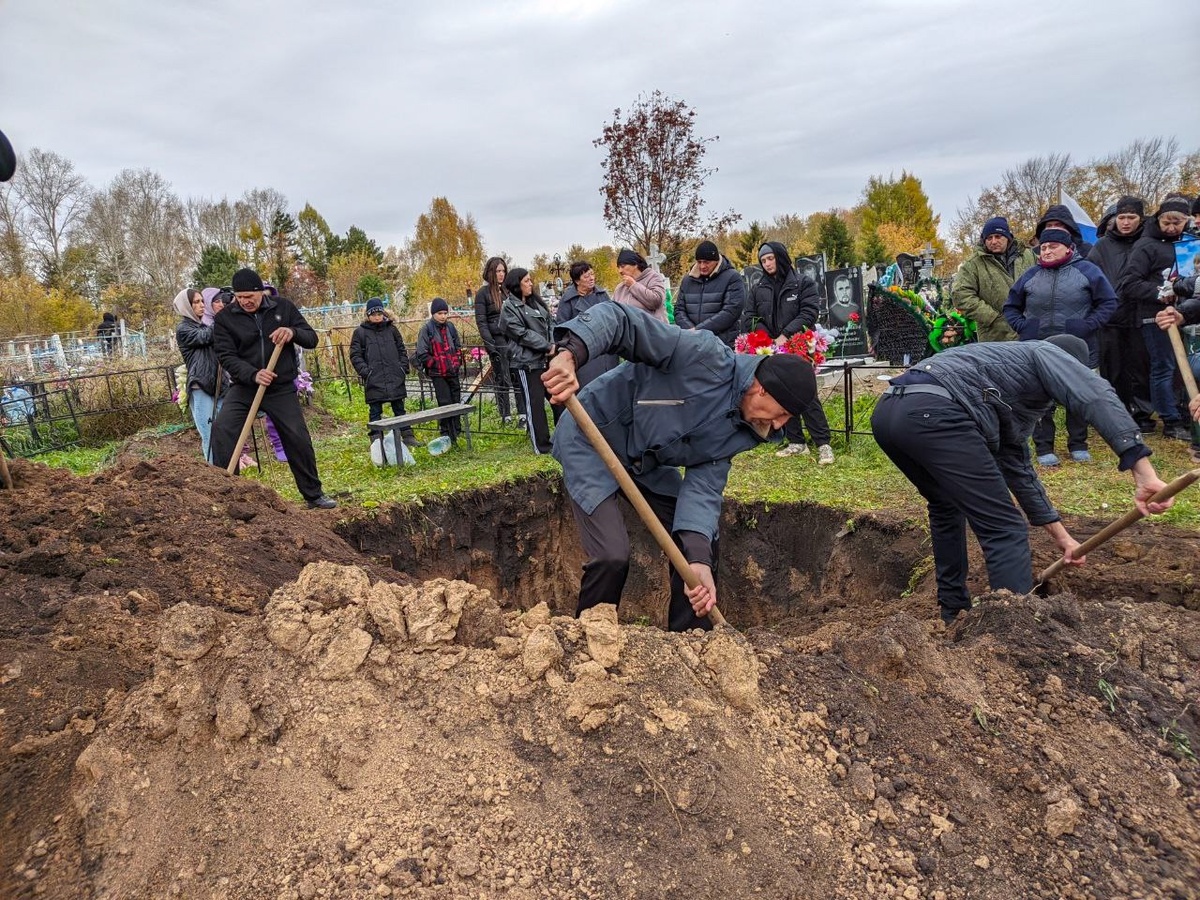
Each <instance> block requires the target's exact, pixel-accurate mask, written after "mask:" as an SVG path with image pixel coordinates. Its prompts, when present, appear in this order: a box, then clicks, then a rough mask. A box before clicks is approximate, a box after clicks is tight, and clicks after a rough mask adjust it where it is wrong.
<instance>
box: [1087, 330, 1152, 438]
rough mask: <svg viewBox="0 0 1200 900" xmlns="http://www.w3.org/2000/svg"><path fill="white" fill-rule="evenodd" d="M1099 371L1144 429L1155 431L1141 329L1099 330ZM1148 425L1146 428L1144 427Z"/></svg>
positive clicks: (1146, 355)
mask: <svg viewBox="0 0 1200 900" xmlns="http://www.w3.org/2000/svg"><path fill="white" fill-rule="evenodd" d="M1100 374H1101V375H1102V376H1104V380H1105V381H1107V382H1108V383H1109V384H1111V385H1112V386H1113V390H1115V391H1116V392H1117V396H1118V397H1120V398H1121V402H1122V403H1124V404H1125V408H1126V409H1127V410H1129V412H1130V414H1131V415H1132V416H1133V418H1134V420H1135V421H1136V422H1137V423H1138V426H1139V427H1140V428H1142V429H1143V430H1144V431H1153V430H1154V406H1153V404H1151V402H1150V354H1149V353H1147V352H1146V342H1145V341H1143V340H1142V332H1141V329H1140V328H1116V327H1113V326H1108V325H1106V326H1104V327H1103V328H1101V329H1100ZM1147 426H1149V427H1147Z"/></svg>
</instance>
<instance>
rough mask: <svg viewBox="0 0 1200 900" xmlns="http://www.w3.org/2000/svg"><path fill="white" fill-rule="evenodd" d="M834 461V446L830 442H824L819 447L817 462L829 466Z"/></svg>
mask: <svg viewBox="0 0 1200 900" xmlns="http://www.w3.org/2000/svg"><path fill="white" fill-rule="evenodd" d="M832 463H833V448H832V447H830V446H829V445H828V444H822V445H821V446H820V447H818V448H817V464H818V465H821V466H828V465H830V464H832Z"/></svg>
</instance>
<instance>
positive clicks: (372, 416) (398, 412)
mask: <svg viewBox="0 0 1200 900" xmlns="http://www.w3.org/2000/svg"><path fill="white" fill-rule="evenodd" d="M384 403H387V404H389V405H390V406H391V407H392V415H393V416H402V415H404V398H403V397H401V398H400V399H399V400H381V401H379V402H378V403H368V404H367V421H368V422H374V421H375V420H376V419H382V418H383V404H384ZM400 438H401V440H405V441H409V440H415V439H416V436H415V435H414V434H413V430H412V426H411V425H405V426H404V427H403V428H401V429H400Z"/></svg>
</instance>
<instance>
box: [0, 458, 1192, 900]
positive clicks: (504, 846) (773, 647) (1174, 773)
mask: <svg viewBox="0 0 1200 900" xmlns="http://www.w3.org/2000/svg"><path fill="white" fill-rule="evenodd" d="M14 469H15V473H16V475H17V478H18V485H19V488H20V489H19V490H18V491H16V492H14V493H13V494H11V495H8V494H6V495H4V496H3V497H0V500H3V503H0V551H2V552H0V628H3V631H2V632H0V635H2V636H0V728H2V729H3V733H2V735H0V737H2V742H0V802H2V804H3V806H2V808H3V810H4V814H3V815H4V818H3V820H2V825H0V863H2V864H3V866H2V868H0V896H5V897H8V896H12V897H26V896H29V897H32V896H45V897H64V898H75V897H114V898H115V897H121V898H151V897H153V898H158V897H171V896H179V897H195V898H206V900H207V898H230V900H232V898H272V900H274V898H305V900H307V898H312V897H368V896H372V897H387V896H400V897H462V898H466V897H472V898H479V897H487V898H491V897H513V898H531V900H532V898H548V897H562V898H567V897H570V898H588V897H591V898H685V897H686V898H688V900H692V898H708V897H743V896H745V897H750V896H762V897H768V898H802V897H804V898H807V897H840V898H859V897H867V896H892V897H904V898H918V897H920V898H937V897H941V898H968V897H981V898H982V897H1046V898H1058V897H1091V898H1109V897H1178V898H1187V897H1196V896H1198V889H1197V885H1198V884H1200V828H1198V825H1197V822H1198V821H1200V794H1198V787H1200V783H1198V781H1197V777H1198V775H1197V763H1196V761H1195V757H1194V755H1193V750H1194V748H1195V747H1197V746H1198V745H1200V723H1198V721H1197V717H1196V714H1195V712H1196V706H1195V703H1196V699H1197V696H1198V694H1200V665H1198V663H1200V616H1198V614H1197V613H1196V611H1195V610H1193V609H1189V608H1187V605H1190V604H1191V603H1192V602H1194V598H1195V592H1194V590H1193V589H1192V586H1191V584H1190V581H1189V579H1188V578H1187V577H1186V573H1185V572H1182V571H1176V570H1171V569H1170V568H1169V567H1170V565H1174V564H1175V562H1174V560H1176V559H1178V558H1179V550H1180V548H1181V547H1184V548H1186V547H1190V546H1194V543H1195V536H1194V535H1192V536H1187V539H1186V540H1187V541H1190V542H1191V543H1187V542H1185V541H1184V540H1183V538H1182V537H1181V539H1180V541H1179V542H1177V543H1176V544H1175V545H1174V547H1175V551H1176V552H1175V553H1174V555H1172V554H1171V553H1166V552H1163V551H1162V550H1161V548H1160V547H1159V546H1158V545H1159V544H1161V542H1162V533H1159V534H1154V533H1152V532H1145V533H1143V532H1140V531H1132V532H1130V533H1129V535H1128V540H1129V542H1130V547H1131V548H1132V549H1129V550H1127V551H1122V555H1120V556H1115V555H1113V556H1106V555H1103V554H1097V555H1096V556H1095V558H1094V559H1089V566H1088V567H1086V568H1085V569H1082V570H1080V571H1079V572H1077V573H1072V575H1071V581H1070V582H1069V583H1070V584H1073V585H1077V586H1084V587H1086V588H1087V589H1088V596H1089V597H1093V598H1094V599H1088V598H1087V597H1085V596H1084V595H1083V594H1080V595H1077V596H1072V595H1069V594H1059V595H1056V596H1053V597H1050V598H1047V599H1041V598H1037V597H1029V598H1018V597H1014V596H1012V595H1007V594H998V595H988V596H985V597H984V598H983V602H982V603H981V605H980V606H979V607H977V608H976V609H975V610H973V611H972V612H970V613H969V614H968V615H966V616H965V617H964V618H963V619H962V620H961V621H960V623H958V624H957V625H956V626H955V627H954V628H952V629H950V630H949V631H946V630H945V629H944V627H943V626H942V625H941V624H940V622H938V621H937V620H936V618H933V617H931V616H930V614H929V609H930V606H931V602H932V601H931V600H930V598H929V593H928V591H929V588H928V587H927V586H925V585H924V583H923V582H921V580H920V579H919V578H916V579H912V578H909V577H907V576H905V575H904V574H903V573H902V572H896V573H893V574H892V575H891V576H890V577H891V578H892V579H893V580H894V582H895V583H912V584H914V585H915V586H916V588H917V589H916V590H915V591H914V592H912V594H911V595H910V596H908V597H907V598H905V599H903V600H901V599H900V598H894V599H891V600H887V601H877V600H870V599H868V598H869V597H870V596H871V595H870V593H869V592H866V593H861V594H856V593H855V592H854V591H855V587H854V575H855V573H861V572H862V571H864V568H863V566H862V564H861V563H860V562H859V561H858V560H857V559H856V558H855V547H859V546H861V547H864V548H867V551H866V552H870V553H872V554H877V553H879V551H880V548H881V547H882V546H884V545H888V546H893V547H894V546H898V545H899V543H898V541H897V540H895V539H894V538H892V537H889V536H888V534H890V532H889V533H888V534H885V533H884V532H883V531H880V533H879V536H878V537H876V536H874V535H873V532H871V530H870V529H867V528H859V529H858V530H857V531H855V532H854V533H852V534H846V535H844V536H843V535H838V536H837V539H836V540H834V539H830V541H829V542H828V546H829V550H828V559H827V561H826V562H825V563H824V565H825V566H826V570H825V573H824V574H825V576H826V577H825V579H824V583H825V584H826V585H827V588H826V590H827V591H829V592H836V594H837V595H836V596H834V595H833V593H829V594H828V596H827V597H826V596H825V595H824V594H823V599H822V601H821V602H810V601H807V600H806V601H805V602H803V603H801V602H799V601H797V603H796V604H783V603H781V605H780V608H781V609H785V610H786V611H787V612H789V613H790V614H791V618H789V619H787V620H786V621H776V623H775V624H774V625H772V626H770V627H756V628H753V629H751V630H750V631H749V632H747V633H746V634H744V635H743V634H737V633H736V632H731V631H725V632H718V633H713V634H701V633H693V634H687V635H673V634H666V633H664V632H662V631H659V630H657V629H654V628H646V627H639V626H637V625H633V624H623V625H622V624H618V622H617V619H616V615H615V610H613V609H612V608H611V607H601V608H599V609H597V610H595V611H592V612H590V613H589V614H588V615H587V616H585V617H584V618H583V619H582V620H574V619H570V618H564V617H557V616H555V617H552V616H551V613H550V610H549V609H548V608H547V606H546V605H545V604H543V603H538V600H539V599H541V600H545V601H548V602H551V603H555V602H557V603H559V605H561V600H562V597H561V596H559V595H558V592H556V593H555V594H554V596H545V597H541V598H539V597H537V596H522V597H519V598H518V597H516V596H515V592H514V591H513V589H512V586H513V585H515V584H516V583H517V581H518V580H519V579H518V578H517V577H516V576H514V575H513V574H512V573H510V572H508V571H507V569H506V568H505V567H504V566H500V568H499V569H496V571H495V572H494V578H495V580H496V583H497V584H498V585H501V586H503V587H502V590H501V591H500V592H499V593H493V592H492V591H490V590H487V589H484V588H481V587H479V586H476V585H473V584H469V583H467V582H464V581H461V580H454V579H452V578H446V577H442V578H437V579H435V580H432V581H426V582H420V583H418V582H415V581H414V582H408V581H407V580H406V579H404V578H403V577H401V576H398V575H397V573H395V572H394V571H392V570H389V569H384V568H379V567H373V566H370V565H367V564H365V563H363V562H361V560H362V557H360V556H359V555H358V554H356V553H355V552H354V551H353V550H351V548H350V547H349V546H348V545H347V544H346V543H345V542H343V541H342V540H341V539H339V538H338V537H337V536H336V535H335V534H334V533H333V530H332V528H333V527H334V526H335V525H336V524H337V518H336V515H334V516H331V515H329V514H326V513H316V512H308V511H304V510H300V509H298V508H296V507H295V506H294V505H292V504H288V503H286V502H284V501H281V500H280V499H279V498H278V497H277V496H276V495H274V494H272V493H270V492H268V491H266V490H264V489H262V488H261V487H259V486H257V485H255V484H253V483H249V482H245V481H238V480H236V479H230V478H227V477H226V476H224V475H223V474H222V473H219V472H214V471H212V470H211V469H208V468H203V467H197V466H196V464H195V463H194V462H193V461H190V460H187V459H185V458H183V457H174V456H171V455H167V456H162V457H159V458H155V459H151V460H147V459H142V458H139V455H138V454H129V455H128V456H127V457H125V458H123V459H122V460H121V461H120V462H119V463H118V464H117V465H116V466H115V467H114V468H113V469H111V470H109V471H107V472H106V473H104V474H103V475H102V476H97V477H94V478H90V479H75V478H71V477H70V476H69V475H64V474H62V473H59V472H51V471H50V470H48V469H45V468H43V467H40V466H36V465H31V464H25V463H20V462H18V463H16V464H15V466H14ZM528 499H529V498H524V499H523V501H522V502H524V501H525V500H528ZM95 510H99V517H100V518H101V519H102V522H100V523H97V522H96V521H95V520H96V518H97V512H95ZM747 514H749V513H747ZM475 518H478V516H476V517H475ZM531 521H532V520H531ZM442 526H445V528H446V530H447V533H453V531H454V529H455V528H456V527H458V526H457V525H456V523H453V522H439V523H438V527H439V528H440V527H442ZM522 527H524V526H522ZM530 529H532V525H530ZM769 533H770V529H769V528H761V529H759V530H758V533H757V535H756V536H755V540H758V541H765V540H766V538H765V535H768V534H769ZM522 534H524V532H522ZM364 537H370V535H366V534H365V533H364ZM535 537H536V536H535V534H534V532H533V531H532V530H530V531H529V534H528V536H527V537H526V538H522V539H524V540H533V539H534V538H535ZM898 537H901V538H904V539H905V540H908V541H910V542H911V543H913V544H919V540H918V539H917V538H916V537H914V536H912V535H900V536H898ZM547 546H549V545H547ZM765 546H766V544H765V543H764V547H765ZM1039 546H1040V545H1039ZM168 553H177V554H178V555H177V556H172V557H170V558H168V556H167V554H168ZM1156 554H1161V555H1162V567H1163V571H1161V572H1160V571H1157V570H1153V571H1152V570H1150V569H1148V568H1146V565H1145V564H1146V561H1147V560H1153V559H1158V558H1159V557H1158V556H1156ZM535 555H537V556H538V564H539V565H542V566H544V565H546V562H545V560H544V559H542V556H543V555H545V554H543V553H542V552H541V551H538V553H537V554H535ZM810 555H812V556H813V559H812V560H809V561H808V562H806V563H805V564H806V565H809V564H810V563H811V566H812V568H813V571H814V572H817V571H818V569H819V567H820V565H821V564H822V563H821V561H820V560H819V559H817V558H816V557H817V556H818V555H819V554H817V553H816V552H815V551H811V548H810ZM460 556H461V559H460V558H459V557H460ZM519 557H520V554H517V555H516V556H514V559H519ZM449 558H450V559H451V560H452V566H453V567H458V566H470V565H475V566H478V567H479V568H480V569H481V570H483V571H490V570H488V569H487V562H486V561H485V560H473V559H472V558H471V557H470V556H469V554H468V555H463V554H459V555H458V556H453V557H449ZM889 559H892V558H891V557H889ZM776 562H777V561H774V560H763V566H764V567H766V566H768V565H774V564H775V563H776ZM919 563H920V560H919V559H913V560H911V562H910V566H917V565H918V564H919ZM516 564H517V563H516V562H512V563H511V565H516ZM444 565H445V564H444ZM654 565H655V566H656V567H657V566H659V565H660V563H659V562H657V561H656V562H654ZM888 565H889V566H895V567H898V568H901V567H902V566H903V562H902V561H901V560H899V559H895V560H893V561H891V562H889V563H888ZM1139 566H1141V567H1142V568H1141V569H1140V571H1141V572H1142V574H1143V576H1144V577H1145V579H1146V580H1149V581H1151V582H1153V583H1155V584H1162V583H1164V582H1165V581H1167V580H1168V578H1174V579H1176V581H1177V582H1178V584H1179V589H1178V590H1176V589H1172V591H1168V592H1165V593H1163V592H1160V594H1159V595H1158V596H1159V597H1160V598H1162V599H1165V600H1167V601H1169V602H1157V601H1156V600H1154V599H1152V598H1151V596H1149V595H1148V594H1147V593H1146V592H1144V591H1143V592H1141V593H1138V594H1134V593H1130V594H1129V595H1124V594H1121V593H1114V592H1113V591H1114V585H1115V586H1116V587H1118V588H1124V587H1126V586H1127V585H1132V584H1134V583H1135V582H1136V580H1137V572H1138V571H1139V569H1138V567H1139ZM501 569H503V571H501ZM1110 570H1111V571H1110ZM548 571H549V570H548ZM1089 573H1090V574H1091V576H1092V577H1094V578H1099V579H1101V580H1104V579H1107V580H1104V583H1102V584H1101V583H1100V582H1099V581H1097V582H1091V583H1089V582H1088V581H1087V578H1088V577H1089ZM1106 573H1107V574H1106ZM413 574H419V573H417V572H415V571H414V573H413ZM772 577H774V576H772ZM801 580H802V579H801ZM401 582H403V583H401ZM530 583H531V584H543V585H546V586H547V587H549V586H552V584H553V583H554V580H553V579H551V578H549V577H546V573H545V572H542V571H541V570H539V571H538V574H537V577H536V578H533V579H532V580H531V582H530ZM1067 583H1068V582H1066V581H1065V580H1064V582H1063V584H1064V585H1065V584H1067ZM1081 590H1082V587H1081ZM922 591H924V593H922ZM500 594H504V595H505V596H503V603H498V602H497V597H498V596H499V595H500ZM508 594H513V596H508ZM826 600H827V601H828V602H826ZM514 607H531V608H528V609H526V611H524V612H520V611H518V610H517V609H515V608H514ZM752 621H753V619H752Z"/></svg>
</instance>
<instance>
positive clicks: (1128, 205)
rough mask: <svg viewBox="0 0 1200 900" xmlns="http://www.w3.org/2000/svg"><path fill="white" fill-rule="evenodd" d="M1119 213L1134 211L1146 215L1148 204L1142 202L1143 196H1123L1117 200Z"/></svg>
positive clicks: (1139, 214)
mask: <svg viewBox="0 0 1200 900" xmlns="http://www.w3.org/2000/svg"><path fill="white" fill-rule="evenodd" d="M1116 212H1117V215H1118V216H1119V215H1121V213H1133V214H1134V215H1138V216H1142V217H1143V218H1145V216H1146V204H1145V203H1143V202H1142V198H1141V197H1129V196H1126V197H1122V198H1121V199H1120V200H1118V201H1117V210H1116Z"/></svg>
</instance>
